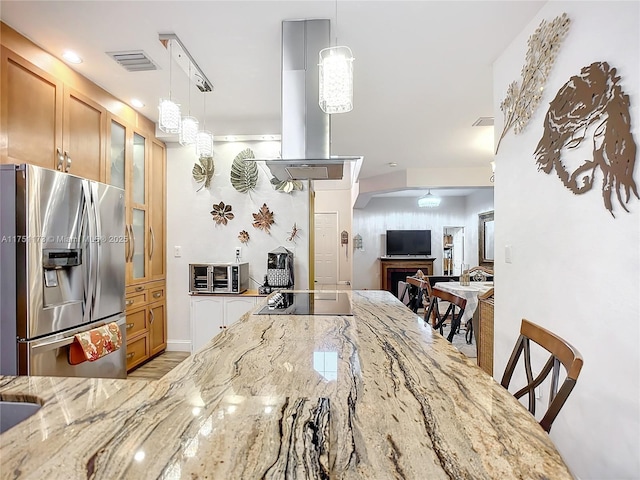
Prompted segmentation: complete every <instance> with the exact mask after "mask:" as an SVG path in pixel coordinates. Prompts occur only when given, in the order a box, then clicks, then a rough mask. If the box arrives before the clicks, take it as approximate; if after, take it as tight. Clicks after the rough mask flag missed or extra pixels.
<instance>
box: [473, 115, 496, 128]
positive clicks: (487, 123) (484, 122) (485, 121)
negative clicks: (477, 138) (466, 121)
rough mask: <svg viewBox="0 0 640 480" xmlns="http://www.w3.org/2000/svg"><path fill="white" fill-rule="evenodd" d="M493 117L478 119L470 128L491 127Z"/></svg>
mask: <svg viewBox="0 0 640 480" xmlns="http://www.w3.org/2000/svg"><path fill="white" fill-rule="evenodd" d="M492 126H493V117H480V118H478V119H477V120H476V121H475V122H473V125H472V127H492Z"/></svg>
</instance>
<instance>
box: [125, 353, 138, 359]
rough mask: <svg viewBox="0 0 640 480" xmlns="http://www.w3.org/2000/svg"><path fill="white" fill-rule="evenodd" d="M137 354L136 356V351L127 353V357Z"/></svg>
mask: <svg viewBox="0 0 640 480" xmlns="http://www.w3.org/2000/svg"><path fill="white" fill-rule="evenodd" d="M135 356H136V354H135V353H134V352H131V353H127V358H133V357H135Z"/></svg>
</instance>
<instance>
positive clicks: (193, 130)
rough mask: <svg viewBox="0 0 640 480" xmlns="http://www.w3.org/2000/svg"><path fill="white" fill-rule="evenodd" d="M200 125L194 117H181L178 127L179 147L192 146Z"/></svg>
mask: <svg viewBox="0 0 640 480" xmlns="http://www.w3.org/2000/svg"><path fill="white" fill-rule="evenodd" d="M199 127H200V123H199V122H198V119H197V118H196V117H183V118H182V124H181V125H180V145H193V144H194V143H196V139H197V137H198V128H199Z"/></svg>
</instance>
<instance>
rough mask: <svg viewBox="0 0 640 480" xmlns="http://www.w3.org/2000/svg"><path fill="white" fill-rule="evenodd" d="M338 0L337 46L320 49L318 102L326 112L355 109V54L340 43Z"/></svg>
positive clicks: (343, 111)
mask: <svg viewBox="0 0 640 480" xmlns="http://www.w3.org/2000/svg"><path fill="white" fill-rule="evenodd" d="M337 32H338V0H336V42H335V43H336V46H334V47H329V48H323V49H322V50H320V53H319V57H320V63H319V64H318V75H319V88H318V104H319V105H320V108H321V109H322V111H323V112H325V113H346V112H350V111H351V110H353V54H352V53H351V49H350V48H349V47H345V46H337V45H338V34H337Z"/></svg>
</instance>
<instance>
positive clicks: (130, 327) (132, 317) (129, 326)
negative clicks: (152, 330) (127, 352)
mask: <svg viewBox="0 0 640 480" xmlns="http://www.w3.org/2000/svg"><path fill="white" fill-rule="evenodd" d="M147 314H148V309H146V308H143V309H141V310H138V311H135V312H132V313H127V320H126V324H125V327H126V332H127V340H128V339H130V338H133V337H135V336H136V335H138V334H140V333H141V332H145V331H147V327H148V324H147Z"/></svg>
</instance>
